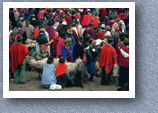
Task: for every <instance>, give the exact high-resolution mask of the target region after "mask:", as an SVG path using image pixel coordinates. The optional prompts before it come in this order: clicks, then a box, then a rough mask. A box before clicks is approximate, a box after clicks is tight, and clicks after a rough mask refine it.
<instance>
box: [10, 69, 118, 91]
mask: <svg viewBox="0 0 158 113" xmlns="http://www.w3.org/2000/svg"><path fill="white" fill-rule="evenodd" d="M38 76H39V75H38V73H37V72H36V71H33V72H31V71H26V72H25V77H26V81H27V82H26V83H25V84H15V83H14V81H13V80H11V79H10V80H9V90H10V91H51V90H49V89H42V88H41V86H42V85H41V80H40V79H39V77H38ZM100 81H101V77H94V81H93V82H88V81H87V82H86V83H84V88H81V87H66V88H63V89H62V90H61V91H116V90H117V88H118V86H117V84H118V81H117V79H115V80H113V81H112V83H111V84H110V85H109V86H105V85H100Z"/></svg>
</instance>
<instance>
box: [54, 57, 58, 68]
mask: <svg viewBox="0 0 158 113" xmlns="http://www.w3.org/2000/svg"><path fill="white" fill-rule="evenodd" d="M58 63H59V58H56V59H54V62H53V64H54V67H55V68H57V65H58Z"/></svg>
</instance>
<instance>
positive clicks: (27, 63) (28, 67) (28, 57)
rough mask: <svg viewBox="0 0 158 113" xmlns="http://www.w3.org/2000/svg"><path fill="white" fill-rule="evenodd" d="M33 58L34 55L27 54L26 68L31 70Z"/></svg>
mask: <svg viewBox="0 0 158 113" xmlns="http://www.w3.org/2000/svg"><path fill="white" fill-rule="evenodd" d="M31 59H33V57H32V56H29V55H27V56H26V70H28V71H31V66H30V61H31Z"/></svg>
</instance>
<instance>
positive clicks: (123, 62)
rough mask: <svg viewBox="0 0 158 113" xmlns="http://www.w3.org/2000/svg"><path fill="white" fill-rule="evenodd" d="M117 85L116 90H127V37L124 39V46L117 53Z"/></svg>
mask: <svg viewBox="0 0 158 113" xmlns="http://www.w3.org/2000/svg"><path fill="white" fill-rule="evenodd" d="M118 56H119V62H118V64H119V86H120V88H118V90H126V91H128V90H129V39H128V38H125V39H124V46H123V47H122V48H120V53H119V55H118Z"/></svg>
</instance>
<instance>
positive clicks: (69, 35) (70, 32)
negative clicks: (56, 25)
mask: <svg viewBox="0 0 158 113" xmlns="http://www.w3.org/2000/svg"><path fill="white" fill-rule="evenodd" d="M66 38H71V41H72V42H71V45H72V47H74V45H75V39H74V37H73V36H72V30H71V29H68V30H67V36H66Z"/></svg>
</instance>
